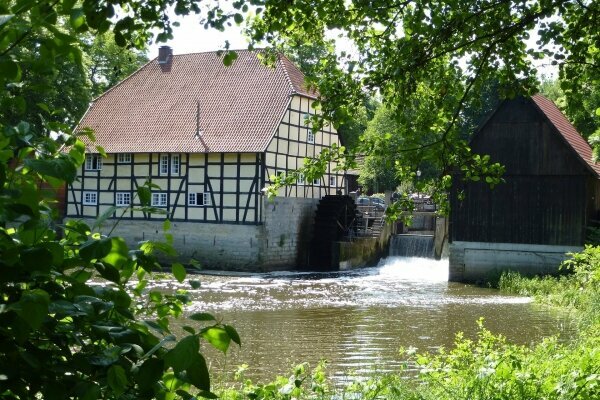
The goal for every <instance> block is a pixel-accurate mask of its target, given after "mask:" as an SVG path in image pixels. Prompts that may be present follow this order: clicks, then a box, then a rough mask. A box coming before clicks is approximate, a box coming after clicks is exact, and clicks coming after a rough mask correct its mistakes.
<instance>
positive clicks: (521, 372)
mask: <svg viewBox="0 0 600 400" xmlns="http://www.w3.org/2000/svg"><path fill="white" fill-rule="evenodd" d="M563 268H566V269H568V270H570V273H569V274H567V275H563V276H561V277H544V278H533V279H530V278H524V277H521V276H519V275H517V274H514V273H508V274H505V275H503V276H502V278H501V280H500V286H501V288H502V289H503V290H504V291H508V292H512V293H518V294H524V295H530V296H535V297H536V298H537V299H538V301H540V302H545V303H548V304H552V305H555V306H560V307H562V308H568V309H570V310H572V311H574V312H575V313H576V315H577V316H578V317H580V318H579V319H578V320H579V321H580V330H579V333H578V335H577V337H575V338H574V339H573V340H572V341H570V342H564V341H561V340H559V338H556V337H552V338H547V339H544V340H543V341H542V342H541V343H536V344H531V345H530V346H521V345H514V344H511V343H508V342H507V341H506V339H505V338H504V337H502V336H499V335H494V334H493V333H492V332H490V331H489V330H487V329H485V327H484V323H483V321H479V322H478V324H479V332H478V335H477V337H476V339H474V340H471V339H467V338H465V337H463V335H462V334H460V333H459V334H457V336H456V340H455V344H454V347H453V348H452V349H440V350H439V351H438V352H437V353H435V354H431V353H429V354H418V353H417V351H416V349H413V348H409V349H403V350H402V351H401V357H403V358H404V359H406V360H407V361H406V364H405V368H404V370H403V371H401V372H400V373H397V374H392V375H387V376H375V377H373V378H372V379H370V380H366V381H359V382H355V383H353V384H351V385H349V386H347V387H344V388H336V387H335V385H334V384H333V383H332V382H328V381H327V380H326V379H325V378H324V371H323V368H324V365H323V364H320V365H319V366H317V367H316V368H315V370H314V371H313V372H312V373H311V372H310V371H309V370H308V369H307V367H306V366H305V365H302V366H299V367H297V368H295V369H294V370H293V371H292V373H291V374H290V376H289V377H279V378H277V379H276V380H274V381H273V382H270V383H267V384H262V385H257V384H253V383H252V382H250V381H248V380H244V379H240V386H239V387H237V388H231V389H227V390H222V392H221V394H222V396H223V398H224V399H227V400H241V399H247V398H250V399H278V400H291V399H398V400H401V399H409V400H438V399H441V400H446V399H447V400H455V399H473V400H484V399H485V400H487V399H506V400H513V399H522V400H526V399H527V400H529V399H565V400H567V399H598V398H600V334H599V333H600V319H599V318H598V316H599V315H600V313H599V312H598V310H600V287H599V285H598V283H599V281H600V247H587V248H586V249H585V250H584V251H583V252H582V253H577V254H573V255H572V258H571V259H570V260H568V261H567V262H565V263H564V266H563Z"/></svg>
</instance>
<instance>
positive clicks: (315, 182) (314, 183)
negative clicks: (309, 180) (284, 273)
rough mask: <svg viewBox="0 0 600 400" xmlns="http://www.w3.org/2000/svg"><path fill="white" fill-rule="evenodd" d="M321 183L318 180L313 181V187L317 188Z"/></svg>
mask: <svg viewBox="0 0 600 400" xmlns="http://www.w3.org/2000/svg"><path fill="white" fill-rule="evenodd" d="M320 184H321V181H320V180H319V179H313V185H316V186H319V185H320Z"/></svg>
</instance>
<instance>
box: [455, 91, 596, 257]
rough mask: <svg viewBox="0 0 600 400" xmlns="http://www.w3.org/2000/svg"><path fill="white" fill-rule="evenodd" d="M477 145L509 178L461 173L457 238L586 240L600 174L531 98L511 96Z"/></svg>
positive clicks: (539, 241) (477, 150)
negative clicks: (488, 180)
mask: <svg viewBox="0 0 600 400" xmlns="http://www.w3.org/2000/svg"><path fill="white" fill-rule="evenodd" d="M471 147H472V149H473V151H474V152H475V153H478V154H489V155H490V156H491V158H492V160H493V161H497V162H500V163H502V164H503V165H504V166H505V167H506V173H505V175H504V179H505V181H506V182H505V183H503V184H500V185H498V186H497V187H496V188H494V189H490V188H489V186H488V185H486V184H484V183H480V182H477V183H464V182H461V180H460V176H456V177H455V182H456V183H455V186H454V188H453V191H452V194H451V208H452V211H451V240H456V241H473V242H493V243H526V244H549V245H565V246H567V245H581V244H583V242H584V240H585V227H586V225H587V224H588V223H589V220H590V217H591V216H592V215H595V212H596V210H598V200H597V199H598V194H600V193H596V192H598V190H599V187H598V186H599V185H598V180H597V179H596V178H595V177H593V176H592V174H591V173H590V172H589V170H588V169H587V168H586V165H585V164H584V163H583V162H582V161H581V160H580V159H579V158H578V156H577V155H576V153H575V152H574V151H573V150H572V149H571V148H570V147H569V146H568V144H567V143H566V141H565V140H564V139H563V137H562V136H561V135H560V133H558V132H557V131H556V130H555V127H554V126H553V125H552V124H551V123H550V122H549V121H548V120H547V119H546V117H545V116H544V115H543V114H542V113H541V112H539V110H538V109H537V108H535V106H534V105H533V103H532V102H531V101H530V100H528V99H516V100H512V101H506V102H504V103H503V104H502V105H501V106H500V108H499V109H498V110H497V111H496V112H495V113H494V115H493V116H492V117H491V118H490V119H489V120H488V121H487V122H486V124H485V125H484V126H483V127H482V128H481V129H480V131H479V132H477V133H476V135H475V136H474V138H473V140H472V142H471ZM459 193H462V194H463V195H464V199H463V200H462V201H461V200H459Z"/></svg>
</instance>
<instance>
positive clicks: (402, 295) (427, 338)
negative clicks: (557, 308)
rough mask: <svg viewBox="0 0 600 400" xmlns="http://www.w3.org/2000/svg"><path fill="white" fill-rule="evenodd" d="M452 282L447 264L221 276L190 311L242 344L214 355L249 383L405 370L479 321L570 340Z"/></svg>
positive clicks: (544, 316) (520, 302)
mask: <svg viewBox="0 0 600 400" xmlns="http://www.w3.org/2000/svg"><path fill="white" fill-rule="evenodd" d="M447 279H448V262H447V260H442V261H435V260H430V259H419V258H400V257H390V258H388V259H386V260H383V261H382V262H381V263H380V265H379V266H377V267H374V268H364V269H357V270H352V271H346V272H335V273H302V272H274V273H268V274H237V275H233V276H232V275H229V274H228V275H224V274H218V273H213V274H205V275H201V276H200V280H201V282H202V287H201V288H200V289H199V290H193V291H190V293H191V294H192V296H193V298H194V301H193V303H192V305H191V306H190V307H189V311H190V312H197V311H206V312H212V313H214V314H216V315H218V316H220V317H222V318H223V320H224V321H226V323H228V324H231V325H233V326H235V327H236V329H237V330H238V332H239V333H240V335H241V337H242V341H243V347H242V348H241V349H233V350H230V352H229V353H228V355H227V356H222V355H221V356H219V355H217V354H216V353H215V354H213V355H212V357H211V358H212V359H213V360H214V364H215V366H216V368H217V369H218V370H221V371H233V370H235V367H236V366H237V365H239V364H242V363H246V364H248V365H249V366H250V369H249V371H248V374H249V376H250V377H253V378H255V379H261V380H264V379H272V378H274V377H275V375H277V374H283V373H286V372H287V371H288V370H289V368H290V367H291V366H292V365H294V364H297V363H300V362H303V361H308V362H310V363H311V364H312V365H314V364H315V363H316V362H317V361H318V360H320V359H322V358H325V359H327V360H328V361H329V372H330V374H331V375H333V377H334V379H336V380H338V381H340V380H343V379H344V377H347V376H348V374H349V373H350V372H351V371H353V373H355V374H357V375H358V376H363V375H365V374H366V373H368V372H369V371H378V372H387V371H394V370H397V369H398V367H399V365H400V364H401V363H402V360H401V359H400V358H399V357H398V349H399V348H400V346H403V347H409V346H413V347H417V348H418V349H419V350H420V351H425V350H434V349H437V348H439V347H440V346H445V347H449V346H451V345H452V342H453V339H454V337H455V334H456V333H457V332H458V331H464V332H465V334H466V335H467V336H471V337H473V336H474V335H475V333H476V321H477V319H478V318H480V317H483V318H485V321H486V322H485V326H486V327H487V328H488V329H490V330H492V331H493V332H495V333H500V334H503V335H505V336H507V338H508V339H509V340H510V341H512V342H516V343H520V344H529V343H531V342H535V341H538V340H540V339H541V338H542V337H544V336H549V335H553V334H558V333H564V334H568V333H569V332H570V330H569V329H568V327H567V325H568V324H566V322H567V320H566V319H565V318H561V317H560V316H557V315H555V314H552V313H551V312H549V311H548V310H545V309H542V308H540V307H537V306H536V305H534V304H531V302H530V299H529V298H526V297H517V296H506V295H501V294H499V293H498V291H495V290H491V289H485V288H477V287H473V286H469V285H464V284H457V283H449V282H447ZM160 285H164V286H168V287H174V286H177V285H176V283H174V282H172V281H168V282H163V283H161V284H160ZM225 379H226V380H227V378H225Z"/></svg>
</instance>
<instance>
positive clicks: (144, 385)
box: [135, 358, 165, 390]
mask: <svg viewBox="0 0 600 400" xmlns="http://www.w3.org/2000/svg"><path fill="white" fill-rule="evenodd" d="M164 369H165V364H164V362H163V360H159V359H157V358H150V359H148V360H146V361H144V363H143V364H142V366H141V367H140V368H139V370H138V372H137V374H136V375H135V380H136V382H137V383H138V385H139V386H140V389H142V390H147V389H150V388H151V387H152V386H153V385H154V383H156V382H158V381H159V380H160V378H161V377H162V375H163V372H164Z"/></svg>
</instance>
